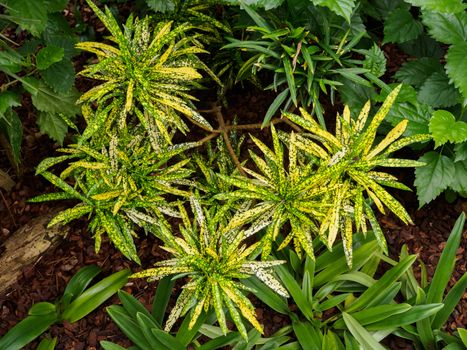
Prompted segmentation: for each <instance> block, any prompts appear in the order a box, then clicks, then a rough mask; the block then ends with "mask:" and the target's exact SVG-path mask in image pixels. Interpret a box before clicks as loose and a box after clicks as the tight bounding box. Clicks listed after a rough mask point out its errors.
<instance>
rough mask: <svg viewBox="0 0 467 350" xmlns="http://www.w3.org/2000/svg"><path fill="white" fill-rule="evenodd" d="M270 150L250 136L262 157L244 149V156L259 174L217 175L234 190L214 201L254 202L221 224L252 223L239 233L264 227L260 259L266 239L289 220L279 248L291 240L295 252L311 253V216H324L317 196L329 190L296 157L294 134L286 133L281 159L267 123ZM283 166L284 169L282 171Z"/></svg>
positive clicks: (309, 166)
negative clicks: (286, 145) (287, 138)
mask: <svg viewBox="0 0 467 350" xmlns="http://www.w3.org/2000/svg"><path fill="white" fill-rule="evenodd" d="M271 132H272V139H273V146H274V149H273V150H271V149H269V148H268V147H267V146H266V145H265V144H264V143H263V142H261V141H260V140H258V139H257V138H255V137H253V136H251V138H252V140H253V141H254V143H255V144H256V146H257V147H258V148H259V149H260V150H261V152H262V153H263V155H264V159H263V158H261V157H259V156H257V155H256V154H255V153H254V152H252V151H250V156H251V159H252V160H253V162H254V163H255V165H256V168H257V169H258V171H259V172H256V171H253V170H251V169H248V168H244V171H245V172H246V173H247V174H248V175H250V176H251V179H248V178H246V177H241V176H226V175H224V174H218V176H219V177H220V178H221V179H222V180H223V181H225V182H227V183H229V184H231V185H233V186H235V187H237V188H239V189H238V190H236V191H231V192H225V193H222V194H219V195H217V196H216V198H218V199H229V200H232V199H248V200H255V201H256V203H257V204H256V205H255V206H253V207H252V208H250V209H248V210H246V211H239V212H237V214H236V215H235V216H234V217H233V218H232V219H231V220H230V221H229V224H228V225H227V226H226V227H225V231H226V232H228V231H229V230H231V229H235V228H237V227H240V226H242V225H244V224H246V223H248V222H252V224H251V227H250V228H249V229H248V230H247V231H245V234H246V235H247V236H249V235H252V234H254V233H256V232H258V231H260V230H261V229H263V228H265V227H267V230H266V234H265V236H264V238H263V250H262V257H263V258H266V257H267V256H268V255H269V253H270V252H271V247H272V242H273V241H275V240H277V239H278V237H279V233H280V230H281V228H282V227H283V226H284V225H285V224H286V223H287V222H289V223H290V231H289V232H288V233H287V234H286V236H285V237H282V238H281V239H282V242H281V243H280V246H279V249H281V248H283V247H286V246H287V245H288V244H289V243H290V242H291V241H293V243H294V246H295V250H296V252H297V254H300V253H301V252H302V251H305V252H306V254H308V255H310V256H311V257H313V245H312V236H313V235H314V234H317V233H318V226H317V224H316V222H317V220H319V219H322V218H323V217H324V214H325V211H324V208H323V205H322V203H321V197H322V196H323V194H324V193H325V192H327V191H329V189H330V188H328V187H325V186H321V184H322V183H323V182H325V179H324V177H323V176H322V175H321V174H319V173H315V168H314V165H313V163H308V164H302V162H300V161H299V160H298V154H297V147H296V143H297V142H296V136H297V135H295V134H294V133H292V134H291V135H290V142H289V156H288V159H287V161H286V160H285V159H284V158H285V157H284V150H283V147H282V145H281V142H280V140H279V136H278V135H277V132H276V129H275V128H274V126H272V127H271ZM287 168H288V170H287Z"/></svg>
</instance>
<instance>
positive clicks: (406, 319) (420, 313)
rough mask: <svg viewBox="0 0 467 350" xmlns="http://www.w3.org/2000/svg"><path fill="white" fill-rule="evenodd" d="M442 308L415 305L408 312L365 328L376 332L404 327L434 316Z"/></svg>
mask: <svg viewBox="0 0 467 350" xmlns="http://www.w3.org/2000/svg"><path fill="white" fill-rule="evenodd" d="M442 308H443V304H442V303H436V304H423V305H415V306H412V308H410V310H407V311H405V312H402V313H400V314H397V315H393V316H389V317H388V318H386V319H384V320H382V321H379V322H375V323H372V324H369V325H367V326H366V328H367V329H368V330H371V331H376V330H384V329H394V328H397V327H401V326H406V325H409V324H413V323H415V322H418V321H420V320H423V319H425V318H427V317H430V316H431V315H434V314H436V313H437V312H438V311H439V310H441V309H442Z"/></svg>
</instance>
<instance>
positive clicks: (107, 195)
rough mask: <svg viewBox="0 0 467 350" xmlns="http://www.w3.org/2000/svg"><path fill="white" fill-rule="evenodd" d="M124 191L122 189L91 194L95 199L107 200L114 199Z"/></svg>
mask: <svg viewBox="0 0 467 350" xmlns="http://www.w3.org/2000/svg"><path fill="white" fill-rule="evenodd" d="M122 192H123V191H122V190H115V191H108V192H104V193H99V194H95V195H93V196H91V198H92V199H95V200H96V201H105V200H108V199H113V198H116V197H118V196H120V194H121V193H122Z"/></svg>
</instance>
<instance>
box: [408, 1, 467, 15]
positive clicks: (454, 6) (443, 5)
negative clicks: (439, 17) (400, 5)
mask: <svg viewBox="0 0 467 350" xmlns="http://www.w3.org/2000/svg"><path fill="white" fill-rule="evenodd" d="M405 1H406V2H408V3H410V4H412V5H413V6H419V7H421V8H422V9H426V10H431V11H436V12H446V13H456V12H462V11H463V10H464V9H465V6H466V5H465V4H464V3H463V2H462V0H405Z"/></svg>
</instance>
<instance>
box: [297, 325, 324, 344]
mask: <svg viewBox="0 0 467 350" xmlns="http://www.w3.org/2000/svg"><path fill="white" fill-rule="evenodd" d="M292 327H293V330H294V333H295V335H296V337H297V339H298V342H299V343H300V346H301V348H302V349H303V350H321V345H322V341H323V335H322V334H321V332H320V330H319V329H316V328H315V327H314V326H313V325H312V324H311V323H310V322H299V321H295V322H292Z"/></svg>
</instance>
